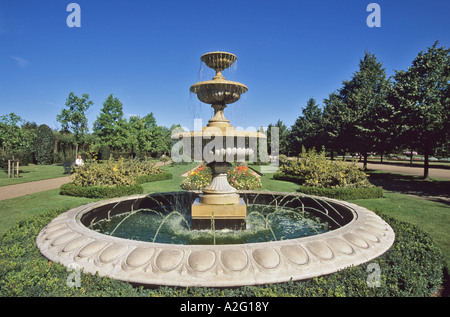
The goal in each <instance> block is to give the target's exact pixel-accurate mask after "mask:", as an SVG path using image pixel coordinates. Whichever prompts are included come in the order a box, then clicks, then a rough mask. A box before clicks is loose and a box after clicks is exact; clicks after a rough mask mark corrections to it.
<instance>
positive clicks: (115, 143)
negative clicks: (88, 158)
mask: <svg viewBox="0 0 450 317" xmlns="http://www.w3.org/2000/svg"><path fill="white" fill-rule="evenodd" d="M126 125H127V124H126V120H125V119H124V118H123V105H122V103H121V102H120V100H119V99H118V98H114V97H113V94H110V95H109V96H108V98H107V99H106V100H105V102H104V103H103V107H102V109H101V110H100V114H99V115H98V117H97V120H96V121H95V122H94V127H93V130H94V133H95V134H96V135H97V136H98V140H99V143H100V145H101V146H102V147H106V148H109V149H114V150H121V149H123V148H124V147H126V145H127V141H128V140H127V137H128V129H127V126H126ZM108 154H109V153H108ZM108 158H109V155H107V156H106V155H105V156H102V159H108Z"/></svg>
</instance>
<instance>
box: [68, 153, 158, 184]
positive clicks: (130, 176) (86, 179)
mask: <svg viewBox="0 0 450 317" xmlns="http://www.w3.org/2000/svg"><path fill="white" fill-rule="evenodd" d="M161 172H162V171H161V170H160V169H159V168H158V167H156V165H155V164H154V163H153V162H151V161H133V160H127V161H125V160H124V159H123V158H120V159H119V160H117V161H115V160H113V159H110V160H107V161H104V162H103V163H99V162H98V161H96V160H89V161H87V162H86V164H85V165H84V166H82V167H80V168H77V169H76V170H75V173H74V174H73V175H72V184H74V185H77V186H124V185H134V184H136V178H137V177H138V176H142V175H152V174H159V173H161Z"/></svg>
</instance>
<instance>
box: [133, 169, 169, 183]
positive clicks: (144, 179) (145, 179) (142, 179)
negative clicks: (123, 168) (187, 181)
mask: <svg viewBox="0 0 450 317" xmlns="http://www.w3.org/2000/svg"><path fill="white" fill-rule="evenodd" d="M172 178H173V176H172V173H170V172H163V173H159V174H152V175H141V176H138V177H137V178H136V184H144V183H150V182H157V181H162V180H167V179H172Z"/></svg>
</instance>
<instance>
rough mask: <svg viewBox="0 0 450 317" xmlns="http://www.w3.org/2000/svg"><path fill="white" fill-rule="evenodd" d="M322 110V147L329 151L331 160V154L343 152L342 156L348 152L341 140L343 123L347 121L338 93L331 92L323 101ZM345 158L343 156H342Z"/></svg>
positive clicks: (332, 156) (342, 139)
mask: <svg viewBox="0 0 450 317" xmlns="http://www.w3.org/2000/svg"><path fill="white" fill-rule="evenodd" d="M324 105H325V106H324V108H323V112H322V129H323V138H324V145H325V147H326V148H327V149H330V150H331V159H334V153H333V152H339V151H343V152H344V154H345V152H346V151H347V150H348V148H347V147H348V145H347V144H346V143H345V142H344V138H342V133H343V126H344V123H345V122H347V121H349V120H348V119H345V118H344V117H345V115H346V112H345V111H344V110H345V109H344V107H345V105H344V103H343V102H342V100H341V98H340V96H339V93H337V92H333V93H331V94H329V96H328V98H325V99H324ZM344 157H345V155H344Z"/></svg>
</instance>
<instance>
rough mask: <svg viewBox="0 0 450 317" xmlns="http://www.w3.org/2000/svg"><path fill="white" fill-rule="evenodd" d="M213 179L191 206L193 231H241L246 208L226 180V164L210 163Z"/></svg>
mask: <svg viewBox="0 0 450 317" xmlns="http://www.w3.org/2000/svg"><path fill="white" fill-rule="evenodd" d="M208 166H209V167H210V168H211V170H212V173H213V175H212V176H213V177H212V180H211V183H210V184H209V185H208V186H207V187H206V188H205V189H203V194H201V195H200V196H199V198H198V199H196V200H195V202H194V203H193V204H192V207H191V216H192V225H193V228H194V229H209V228H211V227H212V226H214V228H215V229H224V228H228V229H237V230H238V229H241V228H242V226H244V227H245V218H246V217H247V206H246V204H245V203H244V200H243V199H242V198H239V195H238V194H237V193H236V189H235V188H234V187H232V186H231V185H230V184H229V183H228V180H227V171H228V169H229V168H230V167H231V166H232V165H231V164H230V163H228V162H215V161H213V162H211V163H209V164H208Z"/></svg>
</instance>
